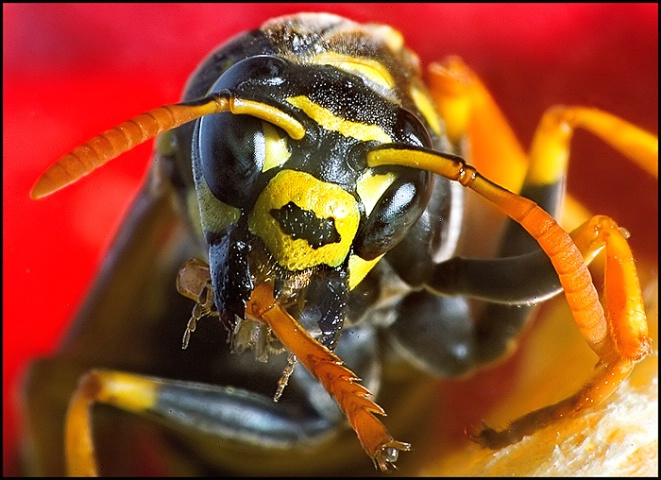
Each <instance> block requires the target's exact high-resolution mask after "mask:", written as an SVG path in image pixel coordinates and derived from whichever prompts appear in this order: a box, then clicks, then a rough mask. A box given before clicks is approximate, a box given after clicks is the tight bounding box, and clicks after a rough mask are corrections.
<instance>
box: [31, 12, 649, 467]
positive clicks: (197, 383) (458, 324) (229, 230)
mask: <svg viewBox="0 0 661 480" xmlns="http://www.w3.org/2000/svg"><path fill="white" fill-rule="evenodd" d="M578 128H581V129H585V130H587V131H588V132H590V133H592V134H594V135H596V136H597V137H598V138H600V139H602V140H603V141H605V142H606V143H608V144H610V145H611V146H613V147H614V148H615V149H617V150H619V151H621V152H622V153H623V154H625V155H626V156H628V157H629V158H631V159H632V160H633V161H634V162H636V163H637V164H638V165H640V167H641V168H643V169H645V170H647V171H648V172H649V173H650V174H651V175H654V176H656V175H657V172H656V169H655V168H656V159H657V157H658V147H657V145H658V141H657V139H656V137H654V136H653V135H651V134H649V133H647V132H645V131H643V130H641V129H639V128H637V127H636V126H634V125H632V124H630V123H628V122H626V121H625V120H623V119H620V118H618V117H615V116H613V115H611V114H609V113H606V112H603V111H600V110H597V109H593V108H587V107H582V106H560V107H555V108H552V109H550V110H548V111H547V112H546V113H545V114H544V116H543V118H542V120H541V122H540V124H539V126H538V128H537V131H536V134H535V138H534V140H533V144H532V147H531V149H530V152H529V153H528V154H525V153H523V152H522V150H521V149H520V147H519V146H518V144H517V142H516V140H514V139H513V138H512V136H511V135H510V134H509V130H508V127H507V125H506V124H505V123H504V120H503V118H502V116H501V114H500V112H499V111H498V109H497V107H496V106H495V104H494V103H493V101H492V100H491V98H490V96H489V95H488V92H487V91H486V89H485V87H484V86H483V85H482V84H481V82H480V80H479V79H478V78H477V76H476V75H475V74H474V73H473V72H472V71H471V70H470V69H469V68H468V67H467V66H466V65H465V64H464V63H463V62H462V61H461V60H460V59H458V58H450V59H448V60H447V61H445V62H444V63H438V64H432V65H431V67H430V81H429V83H428V84H427V85H426V84H425V83H423V81H422V79H421V72H420V64H419V61H418V58H417V56H416V55H415V53H413V52H412V51H410V50H409V49H408V48H407V47H406V46H405V44H404V40H403V38H402V36H401V35H400V34H399V33H398V32H397V31H395V30H394V29H392V28H390V27H388V26H385V25H376V24H358V23H355V22H353V21H351V20H348V19H344V18H341V17H338V16H335V15H331V14H298V15H293V16H286V17H281V18H276V19H273V20H270V21H268V22H266V23H265V24H263V25H262V26H261V27H260V28H258V29H255V30H252V31H249V32H246V33H243V34H241V35H239V36H237V37H235V38H233V39H231V40H229V41H228V42H226V43H225V44H223V45H222V46H221V47H219V48H218V49H217V50H216V51H214V52H212V53H211V54H210V55H209V56H208V57H207V59H206V60H205V61H204V62H203V63H202V64H201V65H200V66H199V67H198V69H197V70H196V72H194V74H193V75H192V77H191V78H190V80H189V82H188V84H187V86H186V89H185V92H184V94H183V101H182V102H181V103H178V104H174V105H167V106H163V107H160V108H157V109H154V110H151V111H149V112H147V113H144V114H142V115H139V116H137V117H134V118H133V119H131V120H129V121H127V122H124V123H122V124H120V125H118V126H117V127H115V128H112V129H110V130H108V131H106V132H104V133H102V134H100V135H99V136H97V137H95V138H93V139H92V140H90V141H89V142H87V143H85V144H84V145H82V146H80V147H78V148H76V149H74V150H73V151H72V152H70V153H69V154H67V155H65V156H64V157H62V158H61V159H60V160H59V161H58V162H57V163H55V164H54V165H53V166H51V167H50V168H49V169H48V170H47V171H46V172H45V173H44V174H43V175H42V176H41V177H40V178H39V179H38V181H37V183H36V184H35V186H34V187H33V190H32V192H31V196H32V197H33V198H35V199H38V198H42V197H45V196H47V195H50V194H52V193H54V192H56V191H57V190H59V189H61V188H64V187H66V186H67V185H69V184H71V183H73V182H76V181H78V180H79V179H81V178H82V177H83V176H85V175H87V174H89V173H91V172H93V171H94V170H95V169H96V168H98V167H100V166H102V165H103V164H105V163H106V162H108V161H109V160H111V159H113V158H115V157H117V156H119V155H121V154H122V153H124V152H126V151H128V150H130V149H132V148H133V147H135V146H136V145H138V144H140V143H142V142H145V141H147V140H150V139H152V138H155V137H157V142H156V149H155V154H154V165H153V167H152V169H151V171H150V174H149V178H148V180H147V182H146V183H145V185H144V187H143V188H142V191H141V193H140V195H139V197H138V198H137V200H136V201H135V204H134V206H133V208H132V210H131V212H130V214H129V216H128V217H127V219H126V221H125V223H124V226H123V227H122V229H121V230H120V233H119V235H118V237H117V239H116V240H115V243H114V245H113V249H112V253H111V255H110V256H109V258H108V261H107V262H106V264H105V265H104V267H103V271H102V272H101V275H100V276H99V280H98V282H97V284H96V286H95V288H94V290H93V292H92V294H91V296H90V297H89V299H88V300H87V302H86V304H85V305H84V306H83V309H82V311H81V312H80V314H79V317H78V319H77V321H76V323H75V326H74V328H73V330H72V332H71V333H70V335H69V337H68V338H67V340H66V342H65V344H64V345H63V347H62V349H61V351H60V352H59V353H58V355H57V356H56V357H55V358H52V359H46V360H42V361H38V362H35V364H33V365H32V367H31V370H30V373H29V375H28V378H27V380H26V390H27V392H28V399H27V403H28V406H27V408H26V411H27V420H26V423H27V425H28V430H29V431H30V432H31V433H32V434H33V435H34V438H33V439H32V444H33V445H34V446H35V447H34V449H35V451H34V452H33V453H34V456H35V458H36V459H37V460H36V461H37V463H38V464H39V463H41V465H42V466H43V468H44V469H47V470H48V469H52V470H55V471H57V470H58V468H59V466H60V465H61V463H64V462H65V461H66V469H67V471H68V472H69V473H70V474H73V475H97V474H99V473H108V472H112V468H113V467H112V465H108V464H106V463H103V462H104V458H107V457H108V456H109V453H108V452H109V451H112V449H113V448H115V447H116V445H114V444H113V443H116V442H113V441H112V440H111V439H112V433H113V432H112V431H113V427H114V426H115V425H117V424H119V423H120V422H121V420H120V419H121V418H122V416H123V415H124V416H125V415H126V414H127V413H132V414H134V415H135V416H137V417H139V418H140V419H142V420H143V423H144V424H157V425H162V426H164V427H165V428H166V429H167V430H168V431H169V432H171V434H172V438H173V440H172V444H173V445H174V444H176V445H177V446H179V447H180V448H177V449H175V448H171V449H170V450H172V451H173V455H176V456H174V457H173V458H175V460H173V461H174V462H180V463H181V465H184V466H185V465H186V463H187V460H186V459H187V457H188V458H190V457H189V456H195V458H197V459H199V460H200V461H201V462H202V463H203V464H204V465H206V468H207V469H208V470H207V473H208V472H216V471H241V470H242V469H245V462H246V461H247V460H246V459H250V458H254V455H255V451H258V452H259V458H260V462H259V465H251V467H253V470H255V471H265V472H270V473H273V472H277V471H283V472H285V471H298V470H297V465H291V463H296V459H295V458H296V457H295V455H300V456H301V457H305V458H310V457H312V458H314V459H315V464H316V465H317V466H320V465H322V464H324V465H326V466H328V467H329V468H332V467H333V465H335V466H337V464H338V463H339V462H343V461H344V460H343V459H344V458H346V456H347V453H346V441H345V440H346V437H341V438H342V441H338V436H339V435H340V434H341V432H347V431H349V432H350V431H351V430H352V431H353V432H354V436H355V437H357V440H353V442H354V443H355V444H356V445H360V446H361V447H362V449H363V450H364V452H365V453H366V454H367V456H368V457H369V458H370V459H371V460H372V462H373V463H374V465H375V466H376V468H377V469H379V470H381V471H388V470H389V469H391V468H393V467H394V466H395V464H396V462H397V460H398V458H399V456H400V454H401V453H402V452H407V451H409V450H410V448H411V445H410V444H409V443H407V442H405V441H402V440H398V439H396V438H395V436H394V435H392V434H391V433H390V431H389V429H388V428H387V426H386V424H385V423H384V421H383V419H382V418H381V417H382V416H383V415H384V414H385V413H386V411H385V409H384V408H382V407H381V406H380V405H379V403H377V401H378V398H379V396H380V393H382V392H385V391H386V390H387V389H388V385H387V383H388V381H387V380H388V373H387V372H388V371H391V370H393V369H395V370H396V369H402V368H415V369H418V370H421V371H423V372H426V373H428V374H432V375H435V376H439V377H456V376H461V375H465V374H466V373H468V372H470V371H472V370H474V369H476V368H478V367H481V366H484V365H488V364H491V363H493V362H494V361H496V360H498V359H500V358H502V357H503V356H504V355H506V354H507V353H509V352H510V350H511V348H510V347H511V344H512V341H513V340H514V338H515V337H516V336H517V334H518V333H519V332H520V331H521V329H522V328H523V327H524V325H525V324H526V321H527V319H528V318H529V316H530V313H531V309H532V308H533V307H534V306H535V305H537V304H539V303H541V302H544V301H545V300H548V299H550V298H552V297H554V296H556V295H558V294H560V293H561V292H562V293H564V296H565V297H566V301H567V304H568V306H569V308H570V310H571V313H572V315H573V318H574V320H575V322H576V325H577V326H578V329H579V331H580V332H581V334H582V336H583V338H584V339H585V341H586V342H587V344H588V345H589V346H590V347H591V348H592V350H593V351H594V352H595V353H596V354H597V355H598V356H599V363H598V365H597V367H596V368H595V373H594V376H593V378H592V379H591V380H590V381H589V382H588V383H587V384H586V385H585V386H584V387H582V388H581V389H580V390H579V391H578V392H577V393H576V394H574V395H572V396H570V397H569V398H567V399H565V400H563V401H561V402H559V403H557V404H555V405H552V406H549V407H545V408H542V409H539V410H536V411H533V412H531V413H529V414H527V415H525V416H523V417H521V418H519V419H517V420H515V421H513V422H512V423H511V424H510V425H509V426H508V427H506V428H504V429H502V430H497V429H492V428H489V427H485V428H483V429H481V430H478V429H470V430H469V431H468V435H469V437H470V438H471V439H473V440H474V441H475V442H477V443H479V444H481V445H484V446H486V447H490V448H501V447H503V446H506V445H509V444H512V443H515V442H518V441H520V440H521V439H522V438H523V437H525V436H527V435H530V434H532V433H534V432H535V431H537V430H539V429H541V428H543V427H545V426H547V425H550V424H552V423H553V422H555V421H558V420H559V419H562V418H564V417H567V416H571V415H574V414H576V413H577V412H580V411H582V410H584V409H586V408H589V407H591V406H592V405H595V404H598V403H600V402H603V401H604V400H605V399H606V398H607V397H608V396H609V395H610V394H611V393H612V392H613V391H614V390H615V389H616V388H617V386H618V385H619V384H620V383H621V382H622V381H624V380H625V379H626V378H627V376H628V375H629V374H630V372H631V371H632V369H633V367H634V365H635V364H636V363H637V362H639V361H640V360H642V359H643V358H644V357H646V356H647V355H648V354H649V352H650V337H649V334H648V329H647V320H646V312H645V308H644V304H643V297H642V293H641V289H640V285H639V281H638V276H637V272H636V266H635V261H634V257H633V254H632V253H631V250H630V248H629V245H628V242H627V238H628V232H626V230H624V229H622V228H620V227H619V226H618V225H617V224H616V222H615V221H614V220H613V219H611V218H609V217H606V216H601V215H598V216H594V217H592V218H590V219H589V220H588V221H586V222H585V223H583V224H582V225H580V226H577V227H576V228H575V229H573V230H572V231H571V232H567V231H565V230H564V229H563V228H561V227H560V225H559V224H558V223H557V221H556V220H555V219H554V217H555V216H556V215H557V213H558V212H559V209H560V208H561V206H562V203H563V194H564V176H565V172H566V170H567V161H568V155H569V144H570V140H571V137H572V135H573V133H574V131H575V130H576V129H578ZM503 171H506V172H507V176H508V177H509V178H508V179H507V188H505V187H503V186H502V185H503V183H504V180H503V178H502V177H503V174H502V172H503ZM485 172H487V173H485ZM476 198H479V199H480V200H481V201H483V200H486V201H488V202H489V203H491V204H492V205H493V206H495V207H496V208H497V209H499V210H500V211H502V212H503V213H504V214H505V215H506V216H507V217H508V218H509V223H508V224H507V225H506V226H505V227H504V230H503V231H502V233H501V235H500V241H499V246H498V249H497V251H496V252H495V253H494V255H493V257H492V258H481V257H475V256H471V255H466V254H464V253H463V252H464V246H465V243H466V242H467V241H468V240H470V239H471V238H472V237H473V236H474V231H473V233H471V228H472V226H474V225H475V223H476V222H477V223H480V220H479V218H480V216H479V212H477V211H475V203H474V202H475V199H476ZM480 227H481V228H484V227H485V224H480ZM599 255H601V256H603V257H605V265H606V267H605V274H604V278H605V285H604V292H605V294H604V298H603V300H601V301H600V299H599V296H598V293H597V290H596V288H595V286H594V284H593V281H592V278H591V276H590V272H589V271H588V268H587V266H588V265H589V264H590V263H591V262H593V260H594V259H595V258H596V257H597V256H599ZM128 277H130V278H132V279H134V280H133V281H132V282H131V284H130V287H129V288H127V287H126V282H125V281H124V279H126V278H128ZM210 320H215V321H210ZM156 334H158V337H159V338H167V339H170V341H166V342H163V341H160V340H159V341H153V337H154V336H155V335H156ZM209 338H211V339H212V340H209ZM92 345H93V347H92V348H90V346H92ZM155 359H158V361H155ZM63 371H64V372H66V377H67V378H65V379H64V380H63V381H62V382H61V383H59V384H58V386H57V389H58V390H61V391H58V392H54V391H52V390H50V389H49V387H48V378H49V377H50V376H51V375H53V374H54V373H55V372H63ZM56 393H57V395H56ZM400 394H401V392H400ZM55 396H57V398H58V399H67V401H66V402H63V401H61V400H58V401H53V398H54V397H55ZM108 406H110V407H112V408H107V407H108ZM44 422H51V423H52V424H53V428H49V429H41V428H37V426H38V425H41V424H43V423H44ZM30 427H32V428H30ZM104 431H105V433H103V432H104ZM119 431H122V430H121V429H120V430H119ZM51 432H61V433H62V436H63V440H55V441H50V439H48V438H37V437H38V436H39V435H42V436H43V435H46V436H49V435H51V434H52V433H51ZM99 435H102V436H105V437H104V439H105V441H103V442H99V441H98V436H99ZM146 435H147V437H146V438H147V440H146V441H150V439H151V437H149V434H146ZM119 441H123V440H119ZM52 445H58V447H57V448H55V449H53V448H52ZM174 450H177V452H176V453H174ZM248 461H249V460H248ZM63 469H64V468H62V470H63ZM196 473H205V472H199V471H198V472H196Z"/></svg>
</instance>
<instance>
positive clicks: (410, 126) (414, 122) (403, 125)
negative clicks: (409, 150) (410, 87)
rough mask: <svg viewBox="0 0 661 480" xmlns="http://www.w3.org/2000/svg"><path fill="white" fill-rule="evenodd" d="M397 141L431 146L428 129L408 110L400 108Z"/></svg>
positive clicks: (405, 143) (419, 145) (396, 130)
mask: <svg viewBox="0 0 661 480" xmlns="http://www.w3.org/2000/svg"><path fill="white" fill-rule="evenodd" d="M394 131H395V132H397V138H396V141H397V143H401V144H404V145H413V146H415V147H427V148H433V142H432V139H431V136H430V135H429V131H428V130H427V128H425V126H424V124H423V123H422V121H420V119H419V118H418V117H416V116H415V115H414V114H413V113H411V112H410V111H408V110H404V109H402V110H401V112H400V115H399V116H398V118H397V126H396V128H395V129H394Z"/></svg>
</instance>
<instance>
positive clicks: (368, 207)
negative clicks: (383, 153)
mask: <svg viewBox="0 0 661 480" xmlns="http://www.w3.org/2000/svg"><path fill="white" fill-rule="evenodd" d="M396 177H397V176H396V175H395V174H394V173H392V172H389V173H384V174H380V175H374V173H373V172H372V170H371V169H369V170H367V171H365V173H363V174H362V175H361V176H360V178H359V179H358V181H357V182H356V191H357V192H358V196H359V197H360V199H361V200H362V202H363V206H364V207H365V215H369V214H370V213H372V210H373V209H374V206H375V205H376V202H377V201H378V200H379V198H381V195H383V192H385V191H386V189H387V188H388V187H389V186H390V185H391V184H392V182H394V181H395V178H396Z"/></svg>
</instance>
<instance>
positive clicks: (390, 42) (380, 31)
mask: <svg viewBox="0 0 661 480" xmlns="http://www.w3.org/2000/svg"><path fill="white" fill-rule="evenodd" d="M365 27H367V28H369V31H370V33H371V34H372V35H374V36H375V37H377V38H378V39H379V40H381V41H382V42H383V43H385V44H386V46H387V47H388V48H389V49H390V51H391V52H394V53H398V52H400V51H401V50H402V48H404V36H403V35H402V34H401V33H400V32H399V30H395V29H394V28H392V27H391V26H389V25H381V24H369V25H365Z"/></svg>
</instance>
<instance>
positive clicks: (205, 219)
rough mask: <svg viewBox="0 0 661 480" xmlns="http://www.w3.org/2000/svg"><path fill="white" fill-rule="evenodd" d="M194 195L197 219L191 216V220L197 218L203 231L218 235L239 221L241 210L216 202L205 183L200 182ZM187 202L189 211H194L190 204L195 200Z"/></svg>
mask: <svg viewBox="0 0 661 480" xmlns="http://www.w3.org/2000/svg"><path fill="white" fill-rule="evenodd" d="M196 193H197V203H198V207H197V208H198V209H199V217H198V216H192V218H193V219H194V220H195V219H196V218H199V222H200V225H201V226H202V229H203V230H204V231H206V232H212V233H218V232H221V231H223V230H224V229H225V228H226V227H228V226H229V225H231V224H233V223H236V222H238V221H239V217H240V216H241V210H240V209H238V208H236V207H233V206H231V205H228V204H226V203H224V202H221V201H220V200H218V199H217V198H216V196H215V195H214V194H213V192H212V191H211V190H210V189H209V186H208V185H207V184H206V182H204V181H202V182H200V184H199V185H198V186H197V191H196ZM187 200H188V202H189V211H191V212H192V211H194V209H195V204H194V203H192V202H193V201H194V200H195V199H194V198H188V199H187Z"/></svg>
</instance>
